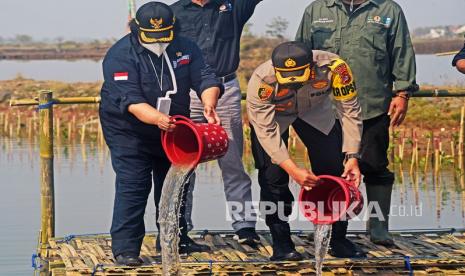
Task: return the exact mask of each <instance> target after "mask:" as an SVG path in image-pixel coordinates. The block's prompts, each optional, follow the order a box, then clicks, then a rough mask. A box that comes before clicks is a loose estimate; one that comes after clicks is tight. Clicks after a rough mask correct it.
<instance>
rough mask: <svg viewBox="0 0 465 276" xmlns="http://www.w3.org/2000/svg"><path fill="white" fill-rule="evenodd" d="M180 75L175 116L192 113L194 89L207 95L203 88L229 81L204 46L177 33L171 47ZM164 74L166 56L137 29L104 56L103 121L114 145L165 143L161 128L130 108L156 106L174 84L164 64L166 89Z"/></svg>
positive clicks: (109, 140)
mask: <svg viewBox="0 0 465 276" xmlns="http://www.w3.org/2000/svg"><path fill="white" fill-rule="evenodd" d="M166 51H167V53H168V56H169V58H170V60H171V62H172V65H173V69H174V72H175V75H176V80H177V86H178V92H177V94H176V95H172V96H171V99H172V104H171V110H170V115H184V116H187V117H188V116H189V113H190V108H189V106H190V97H189V91H190V90H191V89H193V90H194V91H196V92H197V94H198V96H199V97H200V96H201V93H202V91H204V90H205V89H207V88H211V87H220V88H221V90H222V91H223V85H222V84H221V82H220V80H219V79H218V78H217V77H216V75H215V73H214V71H213V70H212V69H211V67H209V66H208V65H206V64H205V62H204V59H203V57H202V53H201V51H200V49H199V48H198V46H197V45H196V44H195V43H194V42H192V41H191V40H189V39H187V38H183V37H179V36H178V37H176V38H175V39H174V41H173V42H172V43H171V44H170V45H169V47H168V48H167V50H166ZM149 56H150V57H151V58H152V61H153V63H154V66H155V68H156V70H157V73H158V76H159V77H160V73H161V64H162V60H164V57H163V56H161V57H157V56H156V55H155V54H153V53H152V52H150V51H148V50H147V49H145V48H144V47H143V46H142V45H141V44H140V42H139V41H138V39H137V36H136V35H135V34H128V35H127V36H125V37H123V38H122V39H120V40H119V41H118V42H116V44H115V45H113V46H112V47H111V48H110V50H109V51H108V53H107V54H106V56H105V59H104V61H103V75H104V83H103V86H102V90H101V98H102V100H101V104H100V120H101V122H102V127H103V131H104V135H105V139H106V141H107V144H108V145H109V146H110V147H114V146H119V147H129V148H140V147H144V146H149V147H150V148H153V146H155V148H159V146H160V129H159V128H158V127H157V126H155V125H148V124H145V123H143V122H141V121H139V120H138V119H137V118H136V117H135V116H134V115H132V114H131V113H129V112H128V106H129V105H131V104H137V103H148V104H150V105H152V106H153V107H155V108H156V103H157V98H158V97H161V96H164V95H165V93H166V92H167V91H169V90H171V89H172V88H173V84H172V82H171V77H170V72H169V69H168V67H167V65H166V64H165V65H164V72H163V75H162V78H163V89H160V85H159V82H158V80H157V77H156V74H155V71H154V69H153V66H152V63H151V62H150V59H149Z"/></svg>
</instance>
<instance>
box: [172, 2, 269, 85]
mask: <svg viewBox="0 0 465 276" xmlns="http://www.w3.org/2000/svg"><path fill="white" fill-rule="evenodd" d="M261 1H262V0H211V1H210V2H209V3H207V4H206V5H205V6H204V7H201V6H199V5H197V4H195V3H192V1H191V0H180V1H178V2H176V3H174V4H173V5H171V8H172V9H173V11H174V14H175V17H176V28H177V30H178V33H180V34H181V35H182V36H185V37H188V38H190V39H192V40H193V41H195V42H196V43H197V44H198V45H199V47H200V49H202V53H203V56H204V58H205V61H206V62H207V63H208V64H209V65H211V66H212V67H213V68H215V70H216V74H217V75H218V76H220V77H223V76H226V75H228V74H231V73H234V72H235V71H236V70H237V68H238V67H239V50H240V40H241V35H242V30H243V28H244V25H245V24H246V22H247V21H248V20H249V19H250V17H251V16H252V14H253V12H254V10H255V6H256V5H257V4H258V3H259V2H261Z"/></svg>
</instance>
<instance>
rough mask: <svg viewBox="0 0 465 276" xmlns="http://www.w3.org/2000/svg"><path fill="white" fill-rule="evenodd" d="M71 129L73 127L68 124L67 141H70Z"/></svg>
mask: <svg viewBox="0 0 465 276" xmlns="http://www.w3.org/2000/svg"><path fill="white" fill-rule="evenodd" d="M72 127H73V125H72V124H71V122H68V141H71V135H72V130H73V129H72Z"/></svg>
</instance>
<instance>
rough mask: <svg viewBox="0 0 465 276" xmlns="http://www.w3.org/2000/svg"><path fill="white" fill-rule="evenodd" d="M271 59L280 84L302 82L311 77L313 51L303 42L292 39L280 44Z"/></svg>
mask: <svg viewBox="0 0 465 276" xmlns="http://www.w3.org/2000/svg"><path fill="white" fill-rule="evenodd" d="M271 60H272V62H273V66H274V68H275V72H276V77H277V79H278V82H279V83H280V84H290V83H302V82H306V81H308V80H309V78H310V66H311V64H312V62H313V53H312V50H310V49H309V48H308V47H307V46H306V45H305V44H304V43H302V42H297V41H290V42H284V43H282V44H280V45H278V46H277V47H276V48H275V49H274V51H273V54H272V57H271Z"/></svg>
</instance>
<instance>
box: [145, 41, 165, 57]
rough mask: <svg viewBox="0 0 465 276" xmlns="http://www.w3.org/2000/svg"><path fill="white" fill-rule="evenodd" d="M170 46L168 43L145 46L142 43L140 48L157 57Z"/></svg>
mask: <svg viewBox="0 0 465 276" xmlns="http://www.w3.org/2000/svg"><path fill="white" fill-rule="evenodd" d="M169 45H170V44H169V43H153V44H145V43H142V46H143V47H144V48H145V49H147V50H149V51H150V52H152V53H154V54H155V55H157V56H158V57H160V56H161V55H163V53H164V52H165V51H166V48H168V46H169Z"/></svg>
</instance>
